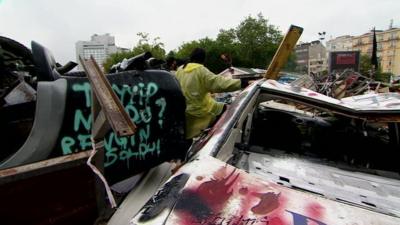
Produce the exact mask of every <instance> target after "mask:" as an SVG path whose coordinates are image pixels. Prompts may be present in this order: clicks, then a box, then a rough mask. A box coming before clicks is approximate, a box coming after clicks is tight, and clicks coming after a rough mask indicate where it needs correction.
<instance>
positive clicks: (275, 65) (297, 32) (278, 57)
mask: <svg viewBox="0 0 400 225" xmlns="http://www.w3.org/2000/svg"><path fill="white" fill-rule="evenodd" d="M302 33H303V28H301V27H298V26H294V25H291V26H290V28H289V31H288V32H287V33H286V35H285V37H284V38H283V40H282V42H281V44H280V45H279V48H278V50H277V51H276V53H275V55H274V58H273V59H272V61H271V63H270V64H269V67H268V69H267V72H265V74H264V77H265V78H267V79H273V80H276V79H277V78H278V75H279V72H280V70H281V68H282V67H283V66H284V65H285V64H286V61H287V59H288V58H289V55H290V53H292V51H293V48H294V46H295V45H296V43H297V41H298V40H299V38H300V36H301V34H302Z"/></svg>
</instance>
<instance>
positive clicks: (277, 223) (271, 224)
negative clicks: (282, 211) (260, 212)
mask: <svg viewBox="0 0 400 225" xmlns="http://www.w3.org/2000/svg"><path fill="white" fill-rule="evenodd" d="M286 224H287V223H285V222H284V220H282V219H281V218H280V217H273V218H271V219H269V221H268V225H286Z"/></svg>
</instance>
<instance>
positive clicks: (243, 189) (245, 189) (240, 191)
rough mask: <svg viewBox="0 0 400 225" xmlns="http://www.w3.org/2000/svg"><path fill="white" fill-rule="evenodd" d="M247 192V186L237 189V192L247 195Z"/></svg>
mask: <svg viewBox="0 0 400 225" xmlns="http://www.w3.org/2000/svg"><path fill="white" fill-rule="evenodd" d="M247 193H249V189H248V188H247V187H242V188H240V189H239V194H241V195H247Z"/></svg>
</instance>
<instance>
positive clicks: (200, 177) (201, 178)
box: [196, 176, 204, 181]
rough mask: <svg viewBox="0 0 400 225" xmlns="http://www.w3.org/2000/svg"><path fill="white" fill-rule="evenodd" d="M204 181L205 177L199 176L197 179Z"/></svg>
mask: <svg viewBox="0 0 400 225" xmlns="http://www.w3.org/2000/svg"><path fill="white" fill-rule="evenodd" d="M203 179H204V177H203V176H197V177H196V180H198V181H200V180H203Z"/></svg>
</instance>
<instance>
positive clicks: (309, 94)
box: [308, 92, 318, 96]
mask: <svg viewBox="0 0 400 225" xmlns="http://www.w3.org/2000/svg"><path fill="white" fill-rule="evenodd" d="M308 96H318V94H317V93H314V92H311V93H308Z"/></svg>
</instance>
